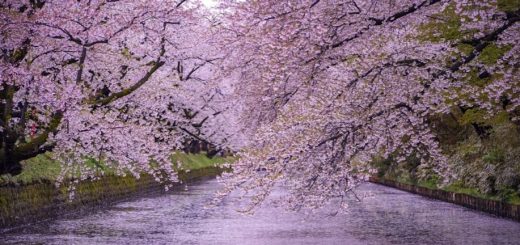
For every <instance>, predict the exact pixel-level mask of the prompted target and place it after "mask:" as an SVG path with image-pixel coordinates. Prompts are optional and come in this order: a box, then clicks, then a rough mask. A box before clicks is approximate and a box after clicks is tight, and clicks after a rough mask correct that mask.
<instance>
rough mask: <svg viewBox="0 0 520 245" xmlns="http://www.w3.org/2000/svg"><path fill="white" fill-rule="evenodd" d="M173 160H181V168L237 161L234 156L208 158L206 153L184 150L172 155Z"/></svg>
mask: <svg viewBox="0 0 520 245" xmlns="http://www.w3.org/2000/svg"><path fill="white" fill-rule="evenodd" d="M171 159H172V162H180V163H181V165H180V169H182V170H197V169H202V168H207V167H215V166H219V165H222V164H225V163H231V162H233V161H235V158H234V157H225V158H224V157H219V156H215V157H213V158H208V157H207V156H206V155H205V154H186V153H183V152H176V153H175V154H173V156H172V158H171Z"/></svg>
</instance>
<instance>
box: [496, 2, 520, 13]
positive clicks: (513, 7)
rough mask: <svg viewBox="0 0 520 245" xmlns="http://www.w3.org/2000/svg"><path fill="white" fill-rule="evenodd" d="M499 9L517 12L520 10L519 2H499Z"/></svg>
mask: <svg viewBox="0 0 520 245" xmlns="http://www.w3.org/2000/svg"><path fill="white" fill-rule="evenodd" d="M497 5H498V9H499V10H501V11H504V12H515V11H518V10H519V9H520V1H519V0H498V1H497Z"/></svg>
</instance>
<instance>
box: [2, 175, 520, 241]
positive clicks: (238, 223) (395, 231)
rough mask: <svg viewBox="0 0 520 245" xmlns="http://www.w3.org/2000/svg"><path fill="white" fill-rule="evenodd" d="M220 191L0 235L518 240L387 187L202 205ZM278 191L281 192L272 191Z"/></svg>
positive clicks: (123, 206)
mask: <svg viewBox="0 0 520 245" xmlns="http://www.w3.org/2000/svg"><path fill="white" fill-rule="evenodd" d="M217 188H219V185H218V184H217V183H216V181H214V180H212V181H205V182H199V183H196V184H194V185H192V186H190V187H189V190H188V191H182V190H179V191H175V192H173V193H171V194H167V195H160V196H155V197H148V198H142V199H138V200H135V201H131V202H125V203H120V204H118V205H116V206H113V207H111V208H109V209H107V210H104V211H100V212H97V213H94V214H91V215H89V216H84V217H81V218H75V219H62V220H58V221H54V222H51V223H48V224H39V225H33V226H31V227H28V228H26V229H24V230H20V231H17V232H16V233H11V234H0V236H4V238H3V239H2V240H0V243H2V242H3V243H15V244H17V243H19V244H472V245H475V244H520V223H516V222H513V221H509V220H504V219H499V218H495V217H492V216H489V215H486V214H483V213H479V212H475V211H471V210H469V209H465V208H462V207H459V206H456V205H452V204H449V203H444V202H440V201H435V200H430V199H426V198H423V197H420V196H416V195H412V194H409V193H406V192H402V191H399V190H395V189H390V188H387V187H383V186H379V185H374V184H366V185H364V186H362V187H361V188H360V189H359V190H358V195H364V194H367V193H372V196H371V197H368V198H365V199H364V200H363V201H362V202H355V201H353V202H352V203H351V205H350V208H349V212H348V213H340V214H338V215H336V216H331V215H330V214H331V213H333V211H330V210H331V208H330V209H329V210H319V211H317V212H315V213H312V214H305V213H290V212H285V211H284V210H283V209H280V208H276V207H274V206H272V205H264V206H263V207H261V208H260V209H259V210H258V211H257V212H256V213H255V214H254V215H252V216H246V215H242V214H240V213H237V212H236V207H237V204H238V203H239V200H238V199H236V198H229V199H228V200H226V201H225V202H224V203H223V204H222V205H221V206H219V207H217V208H216V209H209V210H208V209H204V205H205V203H206V202H207V201H208V200H209V199H211V198H212V197H213V192H214V191H215V190H216V189H217ZM276 194H277V195H283V191H279V192H278V193H276Z"/></svg>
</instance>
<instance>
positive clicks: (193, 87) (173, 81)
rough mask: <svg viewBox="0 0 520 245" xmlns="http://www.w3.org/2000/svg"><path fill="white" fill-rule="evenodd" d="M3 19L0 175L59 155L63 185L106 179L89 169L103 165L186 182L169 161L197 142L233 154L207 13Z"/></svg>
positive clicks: (169, 7) (81, 4) (67, 11)
mask: <svg viewBox="0 0 520 245" xmlns="http://www.w3.org/2000/svg"><path fill="white" fill-rule="evenodd" d="M0 7H1V8H0V9H1V11H0V20H1V21H0V32H1V35H0V36H1V38H2V40H1V41H0V43H1V44H0V45H1V46H0V49H1V50H2V59H1V62H0V71H1V80H2V86H1V88H0V93H1V99H2V101H1V108H2V109H1V111H0V114H1V121H0V129H1V138H2V141H1V145H0V166H1V167H0V174H4V173H11V174H17V173H19V172H20V170H21V166H20V161H22V160H25V159H28V158H31V157H34V156H36V155H38V154H41V153H43V152H47V151H51V150H52V151H53V152H54V154H53V155H54V156H55V157H56V158H57V159H59V160H60V161H62V162H63V163H64V164H63V166H64V168H63V175H62V177H63V178H67V177H71V176H69V175H68V174H70V173H76V172H77V170H80V172H81V173H82V178H83V179H84V178H88V177H93V176H95V175H99V172H100V169H99V168H98V167H95V166H94V167H92V166H90V165H88V164H84V163H85V161H87V159H91V158H94V159H96V160H97V161H102V162H103V163H104V164H105V165H107V166H109V167H113V168H115V169H117V170H118V171H119V173H120V174H127V173H132V174H133V175H135V176H136V177H138V176H139V175H140V174H141V173H143V172H144V173H150V174H152V175H154V176H155V177H156V179H157V180H158V181H163V180H170V181H176V174H175V173H174V172H173V168H172V167H173V166H172V164H171V161H170V159H169V158H170V155H171V153H172V151H173V150H175V149H177V148H180V146H181V144H182V143H183V142H184V141H185V139H186V138H187V137H197V138H199V139H204V140H208V141H211V142H213V143H215V144H225V142H226V140H227V138H228V137H230V135H231V134H232V133H230V132H231V131H230V130H227V129H226V130H222V129H221V128H219V126H220V125H219V123H218V122H219V121H220V122H221V121H223V120H224V119H221V118H219V117H222V116H223V115H225V114H226V111H227V107H228V106H227V105H225V104H224V102H223V100H224V99H223V98H224V97H225V96H227V95H226V93H227V92H226V91H224V92H223V91H222V89H221V88H220V86H219V85H218V84H217V83H216V82H214V81H213V80H212V79H211V69H212V68H211V67H212V66H214V64H215V62H216V61H218V59H219V57H218V55H217V53H215V52H214V51H215V50H211V49H210V48H208V47H211V45H210V41H211V39H210V38H209V37H210V35H208V33H211V32H212V31H211V26H210V24H209V22H207V21H204V18H205V17H204V16H205V15H206V14H207V13H204V10H203V9H201V5H200V3H199V2H198V1H185V0H181V1H178V0H175V1H174V0H171V1H131V2H129V1H110V0H100V1H92V0H91V1H51V0H48V1H32V0H31V1H19V0H16V1H2V3H1V4H0ZM212 129H214V130H212ZM96 172H97V174H95V173H96ZM102 172H103V170H102V169H101V173H102Z"/></svg>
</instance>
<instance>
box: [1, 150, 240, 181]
mask: <svg viewBox="0 0 520 245" xmlns="http://www.w3.org/2000/svg"><path fill="white" fill-rule="evenodd" d="M171 159H172V163H177V162H179V163H180V166H181V167H180V168H179V169H178V170H179V171H180V170H182V171H184V172H186V171H188V172H189V171H192V170H200V169H204V168H208V167H215V166H220V165H222V164H224V163H229V162H233V161H234V158H233V157H220V156H215V157H212V158H209V157H207V156H206V155H205V154H202V153H200V154H186V153H183V152H176V153H175V154H173V155H172V157H171ZM87 164H88V163H87ZM92 164H94V163H92ZM22 166H23V171H22V173H21V174H20V175H17V176H9V175H2V176H0V186H2V185H6V184H14V185H27V184H32V183H46V182H55V181H56V179H57V178H58V176H59V174H60V171H61V166H60V164H59V163H58V162H56V161H55V160H53V159H52V157H51V154H50V153H46V154H42V155H39V156H37V157H34V158H31V159H29V160H27V161H24V162H23V163H22ZM105 172H106V173H107V174H108V175H111V171H110V170H109V169H108V171H107V169H106V168H105Z"/></svg>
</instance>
